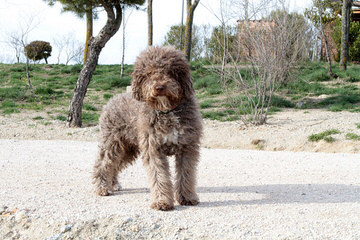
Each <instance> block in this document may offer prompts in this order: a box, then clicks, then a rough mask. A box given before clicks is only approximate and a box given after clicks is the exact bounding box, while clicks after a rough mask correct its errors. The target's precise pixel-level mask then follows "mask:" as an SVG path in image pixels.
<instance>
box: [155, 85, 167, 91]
mask: <svg viewBox="0 0 360 240" xmlns="http://www.w3.org/2000/svg"><path fill="white" fill-rule="evenodd" d="M155 90H156V92H157V93H162V92H163V91H164V90H165V86H164V85H157V86H156V87H155Z"/></svg>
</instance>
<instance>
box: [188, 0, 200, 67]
mask: <svg viewBox="0 0 360 240" xmlns="http://www.w3.org/2000/svg"><path fill="white" fill-rule="evenodd" d="M191 1H192V0H186V27H185V44H184V53H185V55H186V58H187V60H188V61H190V58H191V34H192V25H193V20H194V12H195V9H196V7H197V5H198V4H199V2H200V0H194V2H193V3H191Z"/></svg>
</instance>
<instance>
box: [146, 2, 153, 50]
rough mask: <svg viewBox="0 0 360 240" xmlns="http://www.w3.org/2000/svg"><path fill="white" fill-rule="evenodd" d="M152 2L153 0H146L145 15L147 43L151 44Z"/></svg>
mask: <svg viewBox="0 0 360 240" xmlns="http://www.w3.org/2000/svg"><path fill="white" fill-rule="evenodd" d="M152 3H153V0H148V6H147V15H148V45H149V46H152V45H153V17H152Z"/></svg>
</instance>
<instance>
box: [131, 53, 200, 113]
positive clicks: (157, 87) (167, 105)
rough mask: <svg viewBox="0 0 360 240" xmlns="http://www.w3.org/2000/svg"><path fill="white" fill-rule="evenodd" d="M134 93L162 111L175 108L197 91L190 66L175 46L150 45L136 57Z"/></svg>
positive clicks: (133, 81)
mask: <svg viewBox="0 0 360 240" xmlns="http://www.w3.org/2000/svg"><path fill="white" fill-rule="evenodd" d="M131 87H132V91H133V97H134V98H135V99H137V100H139V101H144V102H146V103H147V104H148V105H150V106H151V107H153V108H154V109H156V110H159V111H169V110H172V109H174V108H175V107H176V106H178V104H179V103H180V102H181V100H183V99H187V98H190V97H191V96H192V95H193V94H194V89H193V83H192V79H191V75H190V66H189V63H188V61H187V60H186V58H185V56H184V54H183V53H182V52H181V51H179V50H176V49H175V48H174V47H170V46H168V47H148V48H147V49H146V50H145V51H143V52H142V53H141V54H140V55H139V56H138V58H137V59H136V62H135V65H134V72H133V73H132V80H131Z"/></svg>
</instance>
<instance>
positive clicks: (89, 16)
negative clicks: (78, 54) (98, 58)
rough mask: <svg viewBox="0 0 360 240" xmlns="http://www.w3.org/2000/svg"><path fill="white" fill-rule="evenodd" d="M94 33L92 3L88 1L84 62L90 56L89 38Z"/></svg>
mask: <svg viewBox="0 0 360 240" xmlns="http://www.w3.org/2000/svg"><path fill="white" fill-rule="evenodd" d="M92 35H93V12H92V5H91V3H86V40H85V48H84V64H85V62H86V59H87V58H88V56H89V40H90V38H91V37H92Z"/></svg>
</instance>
